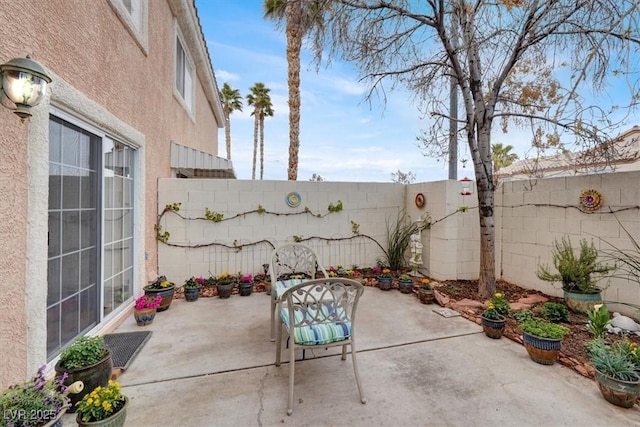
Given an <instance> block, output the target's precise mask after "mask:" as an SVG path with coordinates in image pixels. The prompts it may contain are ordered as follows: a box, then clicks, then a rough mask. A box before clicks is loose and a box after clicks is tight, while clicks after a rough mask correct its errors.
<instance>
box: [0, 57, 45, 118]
mask: <svg viewBox="0 0 640 427" xmlns="http://www.w3.org/2000/svg"><path fill="white" fill-rule="evenodd" d="M0 74H2V93H1V94H0V96H1V97H2V105H4V106H5V107H7V108H9V109H10V110H13V112H14V113H15V114H16V115H18V116H19V117H20V118H21V119H22V121H23V122H24V121H25V120H26V119H28V118H29V117H31V111H30V110H31V107H35V106H36V105H38V104H39V103H40V101H42V99H43V98H44V96H45V94H46V93H47V84H48V83H51V77H49V76H48V75H47V73H46V72H45V71H44V68H42V65H40V64H38V63H37V62H36V61H34V60H32V59H31V58H29V57H28V56H27V57H26V58H15V59H12V60H11V61H9V62H7V63H6V64H2V65H0ZM7 99H8V100H9V101H11V102H12V103H13V104H14V105H15V106H11V105H7V103H6V100H7Z"/></svg>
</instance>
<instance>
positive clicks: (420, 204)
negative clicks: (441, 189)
mask: <svg viewBox="0 0 640 427" xmlns="http://www.w3.org/2000/svg"><path fill="white" fill-rule="evenodd" d="M416 206H417V207H418V208H422V207H423V206H424V194H422V193H418V194H416Z"/></svg>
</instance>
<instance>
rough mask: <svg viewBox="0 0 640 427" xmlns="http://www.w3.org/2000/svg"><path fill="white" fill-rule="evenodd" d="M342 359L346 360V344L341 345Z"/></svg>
mask: <svg viewBox="0 0 640 427" xmlns="http://www.w3.org/2000/svg"><path fill="white" fill-rule="evenodd" d="M342 360H347V345H346V344H345V345H343V346H342Z"/></svg>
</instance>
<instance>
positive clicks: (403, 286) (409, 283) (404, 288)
mask: <svg viewBox="0 0 640 427" xmlns="http://www.w3.org/2000/svg"><path fill="white" fill-rule="evenodd" d="M398 289H399V290H400V292H402V293H403V294H410V293H411V292H413V280H399V281H398Z"/></svg>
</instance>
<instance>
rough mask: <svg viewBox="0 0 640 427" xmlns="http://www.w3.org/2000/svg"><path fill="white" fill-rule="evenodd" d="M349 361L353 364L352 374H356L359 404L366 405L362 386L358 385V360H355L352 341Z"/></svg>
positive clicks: (354, 349)
mask: <svg viewBox="0 0 640 427" xmlns="http://www.w3.org/2000/svg"><path fill="white" fill-rule="evenodd" d="M351 360H352V363H353V372H355V374H356V385H357V386H358V393H360V402H362V403H367V398H366V397H364V392H363V391H362V385H361V384H360V374H359V373H358V360H357V358H356V348H355V346H354V343H353V341H352V342H351Z"/></svg>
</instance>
